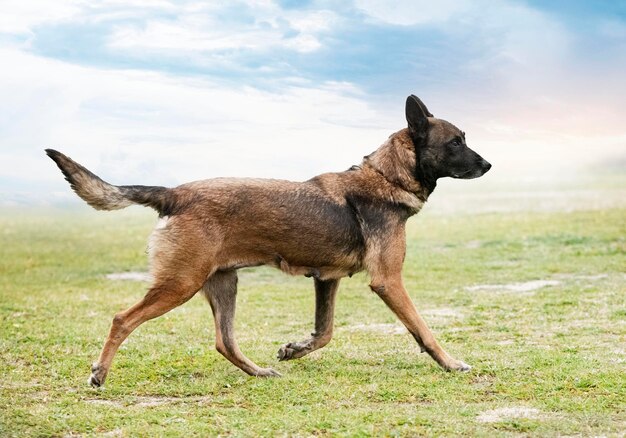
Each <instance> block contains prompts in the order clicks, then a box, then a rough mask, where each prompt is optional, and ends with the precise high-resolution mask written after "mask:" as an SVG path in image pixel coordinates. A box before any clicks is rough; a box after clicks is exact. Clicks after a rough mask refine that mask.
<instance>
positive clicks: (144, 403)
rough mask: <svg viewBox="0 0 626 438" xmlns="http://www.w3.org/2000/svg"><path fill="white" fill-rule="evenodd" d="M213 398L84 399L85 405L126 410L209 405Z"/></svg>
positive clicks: (145, 397)
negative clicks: (174, 405)
mask: <svg viewBox="0 0 626 438" xmlns="http://www.w3.org/2000/svg"><path fill="white" fill-rule="evenodd" d="M212 401H213V398H211V397H209V396H204V395H203V396H191V397H158V396H138V397H135V398H134V399H131V400H127V401H118V400H106V399H86V400H85V402H86V403H90V404H94V405H103V406H113V407H116V408H126V407H129V406H138V407H141V408H151V407H155V406H163V405H169V404H179V403H200V404H202V403H209V402H212Z"/></svg>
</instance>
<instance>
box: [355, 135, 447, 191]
mask: <svg viewBox="0 0 626 438" xmlns="http://www.w3.org/2000/svg"><path fill="white" fill-rule="evenodd" d="M361 166H362V167H369V168H371V169H373V170H374V171H376V172H378V173H379V174H380V175H381V176H382V177H383V178H384V179H385V180H387V181H388V182H389V183H390V184H392V185H393V186H395V187H398V188H399V189H401V190H403V191H405V192H409V193H411V194H413V195H415V196H417V197H418V198H419V200H420V201H421V202H422V203H423V202H426V200H427V199H428V196H429V195H430V194H431V193H432V191H433V190H434V189H435V185H436V184H427V183H424V182H422V181H420V180H419V179H417V178H416V172H415V169H416V168H417V158H416V154H415V146H414V144H413V141H412V140H411V136H410V134H409V130H408V129H402V130H400V131H398V132H396V133H394V134H392V135H391V136H389V138H388V139H387V141H386V142H385V143H383V144H382V145H381V146H380V147H379V148H378V149H377V150H376V151H374V152H373V153H371V154H369V155H367V156H366V157H364V158H363V163H362V165H361Z"/></svg>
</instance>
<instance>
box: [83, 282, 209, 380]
mask: <svg viewBox="0 0 626 438" xmlns="http://www.w3.org/2000/svg"><path fill="white" fill-rule="evenodd" d="M201 284H202V283H201V282H198V281H196V282H195V283H194V282H193V281H190V280H185V281H182V280H166V281H159V280H158V279H157V281H156V282H155V284H154V286H153V287H151V288H150V289H149V290H148V293H147V294H146V296H145V297H144V298H143V299H142V300H141V301H139V302H138V303H137V304H135V305H134V306H132V307H130V308H129V309H128V310H126V311H124V312H120V313H118V314H117V315H115V317H114V318H113V323H112V324H111V330H110V332H109V336H108V338H107V340H106V342H105V344H104V347H103V348H102V352H101V353H100V358H99V359H98V362H96V363H94V364H93V366H92V367H91V377H89V384H90V385H91V386H93V387H99V386H102V385H103V384H104V380H105V379H106V376H107V373H108V372H109V368H110V367H111V362H113V357H114V356H115V353H116V352H117V350H118V348H119V346H120V345H121V344H122V342H124V340H125V339H126V338H127V337H128V335H130V333H131V332H132V331H133V330H135V329H136V328H137V327H139V326H140V325H141V324H143V323H144V322H146V321H148V320H150V319H153V318H156V317H158V316H161V315H163V314H164V313H167V312H169V311H170V310H172V309H173V308H175V307H178V306H180V305H181V304H183V303H185V302H186V301H188V300H189V299H190V298H191V297H193V296H194V295H195V293H196V292H197V291H198V290H199V289H200V286H201Z"/></svg>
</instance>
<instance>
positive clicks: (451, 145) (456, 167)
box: [406, 95, 491, 191]
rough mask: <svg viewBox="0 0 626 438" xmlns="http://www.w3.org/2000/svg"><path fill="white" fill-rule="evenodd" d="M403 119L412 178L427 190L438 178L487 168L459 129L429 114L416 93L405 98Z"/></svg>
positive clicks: (479, 173)
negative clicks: (410, 152) (406, 126)
mask: <svg viewBox="0 0 626 438" xmlns="http://www.w3.org/2000/svg"><path fill="white" fill-rule="evenodd" d="M406 119H407V122H408V124H409V133H410V135H411V139H412V140H413V144H414V145H415V154H416V158H417V163H416V169H415V175H416V178H417V179H418V180H419V181H420V182H421V183H423V184H425V186H426V187H427V188H429V189H430V190H431V191H432V190H433V189H434V188H435V185H436V181H437V179H439V178H444V177H447V176H449V177H452V178H462V179H472V178H478V177H479V176H482V175H484V174H485V173H487V171H488V170H489V169H491V164H489V162H487V161H486V160H485V159H483V158H482V157H481V156H480V155H478V154H477V153H476V152H474V151H473V150H471V149H470V148H469V147H467V144H466V143H465V133H464V132H463V131H461V130H460V129H459V128H457V127H456V126H454V125H453V124H452V123H449V122H446V121H445V120H441V119H437V118H435V117H433V115H432V114H431V113H430V111H428V108H426V105H424V103H423V102H422V101H421V100H420V99H419V98H418V97H417V96H413V95H411V96H409V97H408V98H407V100H406Z"/></svg>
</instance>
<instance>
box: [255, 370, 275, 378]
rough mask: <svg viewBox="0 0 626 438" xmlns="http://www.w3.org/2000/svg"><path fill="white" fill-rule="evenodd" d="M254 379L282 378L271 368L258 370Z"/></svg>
mask: <svg viewBox="0 0 626 438" xmlns="http://www.w3.org/2000/svg"><path fill="white" fill-rule="evenodd" d="M254 377H282V374H280V373H279V372H278V371H276V370H274V369H272V368H259V370H258V371H257V372H256V373H255V375H254Z"/></svg>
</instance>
